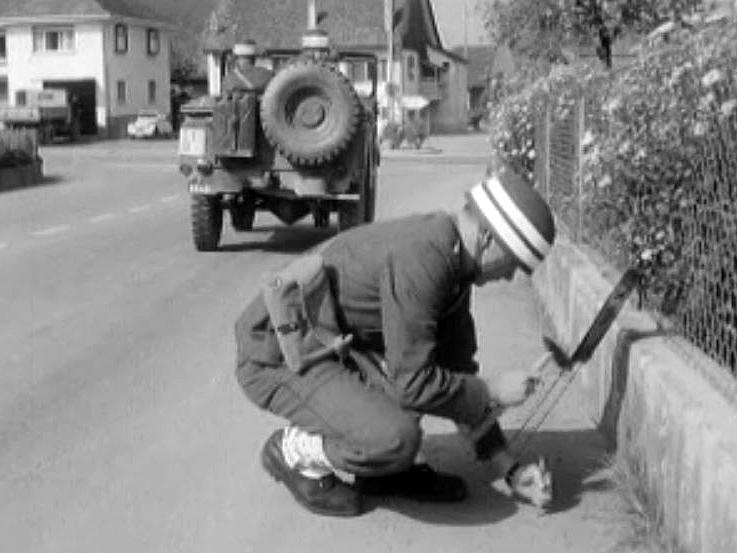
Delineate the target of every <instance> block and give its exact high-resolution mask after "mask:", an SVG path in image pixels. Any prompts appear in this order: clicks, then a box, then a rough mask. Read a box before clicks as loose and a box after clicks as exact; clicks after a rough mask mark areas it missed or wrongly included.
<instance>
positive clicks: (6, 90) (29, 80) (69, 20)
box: [0, 0, 171, 136]
mask: <svg viewBox="0 0 737 553" xmlns="http://www.w3.org/2000/svg"><path fill="white" fill-rule="evenodd" d="M118 4H120V5H118ZM170 31H171V27H170V26H169V25H167V24H166V23H165V22H163V21H162V20H161V19H160V18H159V17H157V16H156V15H155V14H154V13H153V12H152V11H151V10H150V8H148V7H147V6H146V2H145V0H128V1H127V2H124V3H121V2H112V1H111V0H26V1H22V2H10V3H9V5H8V4H6V3H4V2H0V102H6V103H8V104H10V105H15V104H16V103H19V100H20V101H21V102H22V98H23V91H24V90H27V89H41V88H65V89H66V90H67V92H68V93H69V94H70V95H73V96H74V97H75V98H76V100H77V102H78V105H79V110H80V116H81V130H82V133H84V134H97V133H99V134H102V135H105V136H121V135H122V133H123V132H124V130H125V124H126V123H127V122H128V121H129V120H130V119H132V118H133V117H134V116H135V114H136V113H137V112H138V111H139V110H140V109H143V108H151V109H157V110H159V111H162V112H164V113H167V114H168V113H169V110H170V101H169V95H170V86H169V81H170V67H169V52H170V45H169V43H170Z"/></svg>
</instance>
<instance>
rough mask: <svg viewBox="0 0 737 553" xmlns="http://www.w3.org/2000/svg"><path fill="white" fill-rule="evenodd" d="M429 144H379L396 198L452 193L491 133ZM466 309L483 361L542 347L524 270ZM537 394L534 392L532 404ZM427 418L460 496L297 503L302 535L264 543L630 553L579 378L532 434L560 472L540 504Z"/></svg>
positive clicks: (523, 359) (415, 551) (434, 551)
mask: <svg viewBox="0 0 737 553" xmlns="http://www.w3.org/2000/svg"><path fill="white" fill-rule="evenodd" d="M429 144H430V146H432V147H433V148H437V149H438V150H440V152H438V153H436V154H432V157H433V159H434V160H437V161H433V162H432V166H429V165H423V161H422V160H423V159H424V158H425V157H428V156H429V155H430V154H427V153H425V154H423V153H422V151H420V152H414V153H412V152H410V151H409V150H401V151H399V152H395V153H393V154H391V155H389V156H387V159H386V162H385V163H384V164H383V165H382V171H384V172H385V174H386V175H390V176H391V177H392V178H388V179H387V180H386V181H385V184H384V185H385V186H387V187H388V188H390V189H391V190H392V191H393V193H394V195H393V196H392V200H393V202H397V203H403V201H402V200H401V199H400V196H399V195H398V194H399V192H400V191H404V190H407V192H406V193H407V194H409V195H411V196H412V197H418V199H417V203H418V207H423V208H424V206H425V205H426V204H427V205H429V204H437V205H449V203H448V202H449V201H450V199H451V198H455V197H456V194H457V193H458V192H459V191H460V190H461V189H465V187H466V183H467V182H472V180H468V179H473V178H476V175H478V171H479V168H480V167H483V160H484V159H485V158H486V156H487V149H488V143H487V142H486V137H485V135H481V134H474V135H460V136H448V135H444V136H437V137H431V139H430V140H429ZM392 156H405V158H410V157H411V156H412V157H414V161H415V162H416V163H415V164H410V163H407V162H406V161H405V160H402V162H401V163H393V162H392ZM454 156H465V158H467V159H468V160H469V161H468V162H467V163H466V164H465V165H454V166H452V167H444V166H443V165H444V161H445V160H452V159H453V157H454ZM449 165H452V164H450V163H449ZM400 172H406V173H408V174H409V173H411V174H414V175H416V177H415V178H416V179H417V181H418V185H416V186H413V185H412V184H411V183H410V182H409V178H408V177H405V178H402V177H400V176H398V175H399V173H400ZM431 175H432V176H431ZM426 177H427V180H426ZM435 181H437V183H435ZM433 183H435V184H433ZM440 183H442V184H441V185H440ZM420 195H421V196H422V197H421V198H419V196H420ZM419 204H421V205H419ZM387 213H389V212H387V211H385V214H387ZM474 313H475V317H476V323H477V335H478V339H479V354H478V356H477V359H478V361H479V362H480V363H481V365H482V370H483V371H484V372H486V373H490V372H492V371H501V370H509V369H519V368H527V367H529V366H531V365H532V364H533V363H534V362H535V360H536V359H537V358H538V357H539V355H540V354H541V353H542V352H543V347H542V343H541V337H542V333H543V327H542V323H541V320H542V317H541V313H540V312H539V310H538V306H537V304H536V301H535V295H534V292H533V290H532V287H531V283H530V281H529V279H528V278H527V277H525V276H522V275H520V276H518V277H517V279H515V281H513V282H511V283H507V282H502V283H496V284H492V285H488V286H486V287H485V288H482V289H477V290H475V291H474ZM538 397H539V396H535V397H533V398H532V399H531V401H530V402H529V403H530V405H534V404H535V403H536V399H537V398H538ZM526 412H527V411H526V408H525V407H523V408H521V409H519V410H515V411H514V412H509V413H508V414H506V415H505V416H504V417H503V419H502V426H503V427H504V429H505V431H506V434H507V436H508V437H511V436H513V435H514V433H515V430H516V429H517V428H518V427H519V424H520V421H521V420H523V419H524V417H525V415H526ZM423 428H424V429H425V440H424V443H423V453H425V455H426V456H427V459H428V461H429V462H430V463H431V464H432V465H433V466H435V467H436V468H438V469H440V470H445V471H448V472H451V473H455V474H459V475H461V476H463V477H464V478H465V480H466V482H467V483H468V485H469V491H470V497H469V498H468V500H467V501H465V502H463V503H460V504H450V505H438V504H429V503H416V502H411V501H405V500H401V499H385V500H381V501H380V502H378V504H377V508H376V509H374V510H372V511H371V512H370V513H368V514H366V515H364V516H362V517H360V518H359V519H357V520H352V521H335V520H324V521H323V520H318V521H316V520H315V519H314V517H309V516H307V515H305V514H303V513H301V512H299V511H297V512H294V513H292V516H293V517H294V525H295V527H297V528H304V527H305V526H303V524H307V525H309V527H310V528H311V530H310V532H309V537H308V536H306V535H305V532H299V531H298V532H294V531H292V532H286V533H282V534H280V542H279V543H278V545H274V546H273V547H271V548H267V549H269V550H270V551H275V552H276V551H279V552H282V551H297V550H299V551H320V552H321V553H333V552H335V553H339V552H340V553H342V552H344V551H351V552H353V553H363V552H366V553H369V552H371V553H373V552H382V553H384V552H392V553H395V552H396V553H625V552H626V553H632V551H633V548H632V547H630V546H629V544H627V543H626V540H627V538H628V537H629V535H630V530H629V528H630V525H629V521H628V519H627V517H626V514H625V509H624V506H623V504H622V501H621V500H620V497H619V494H618V493H617V492H616V491H615V490H613V489H612V488H611V486H609V484H608V482H607V481H606V479H605V478H604V475H603V474H602V472H601V471H600V470H599V468H600V467H601V464H602V462H603V460H604V459H605V457H606V455H607V451H606V449H605V443H604V440H603V438H602V437H601V436H600V435H599V434H598V433H597V432H596V429H595V427H594V424H593V423H592V421H590V420H588V419H587V418H586V416H585V415H584V414H583V413H582V411H581V409H579V402H578V401H577V398H576V390H575V386H574V387H573V388H572V389H571V390H570V391H569V392H568V393H567V394H566V395H565V396H564V398H563V400H562V401H561V403H560V404H559V405H558V407H557V408H556V409H555V410H554V411H553V412H552V414H551V416H550V417H549V419H548V420H547V422H546V423H545V424H544V425H543V426H542V427H541V428H540V431H539V432H537V433H535V434H534V436H533V439H532V440H531V443H530V446H531V448H532V452H533V453H537V454H543V455H545V456H546V457H547V458H548V461H549V464H550V466H551V468H552V469H553V472H554V475H555V479H556V490H555V492H556V498H555V501H554V502H553V505H552V506H551V509H550V510H549V512H547V513H546V514H543V513H541V511H540V510H538V509H537V508H535V507H532V506H528V505H524V504H520V503H518V502H517V501H515V500H513V499H511V498H510V497H508V495H507V494H506V489H505V486H504V484H502V483H501V482H499V481H497V482H495V483H494V485H493V486H492V485H491V481H492V480H493V475H490V474H489V470H490V469H489V467H488V466H487V465H482V464H480V463H477V462H475V461H474V458H473V453H472V450H471V447H470V445H469V444H467V443H465V441H464V440H463V438H461V437H460V436H459V435H458V433H457V432H456V429H455V427H454V426H453V425H452V424H451V423H449V422H448V421H444V420H440V419H436V418H426V419H424V420H423ZM264 493H273V490H272V491H268V492H267V491H265V492H264ZM282 495H284V494H282ZM290 513H291V511H290ZM398 515H399V516H398ZM263 516H264V521H263V522H265V516H266V515H263ZM258 522H259V523H260V522H261V521H258ZM314 530H318V533H319V534H320V535H315V533H314Z"/></svg>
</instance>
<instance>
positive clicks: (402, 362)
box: [323, 213, 488, 425]
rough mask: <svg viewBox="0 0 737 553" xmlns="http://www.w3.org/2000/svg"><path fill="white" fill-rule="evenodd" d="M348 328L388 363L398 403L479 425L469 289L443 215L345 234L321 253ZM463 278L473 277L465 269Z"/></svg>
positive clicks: (480, 395) (482, 397) (480, 392)
mask: <svg viewBox="0 0 737 553" xmlns="http://www.w3.org/2000/svg"><path fill="white" fill-rule="evenodd" d="M323 257H324V259H325V265H326V267H327V268H328V271H329V272H330V274H331V280H332V284H333V286H334V293H335V295H336V298H337V303H338V305H339V308H340V311H341V315H342V318H343V319H344V324H345V326H346V329H345V330H346V331H347V332H351V333H354V335H355V336H356V340H357V347H358V348H361V347H364V348H368V349H371V350H373V351H375V352H377V353H379V354H381V355H382V356H383V357H384V359H385V367H384V373H385V377H386V380H387V381H388V383H389V384H390V386H391V387H392V389H393V390H394V392H395V393H394V395H395V397H397V398H398V399H399V402H400V404H401V406H402V407H403V408H405V409H408V410H413V411H416V412H418V413H422V414H432V415H436V416H440V417H444V418H449V419H451V420H454V421H456V422H458V423H461V424H470V425H473V424H476V423H478V422H479V420H480V419H481V418H483V411H484V408H485V407H486V405H487V400H488V397H487V395H486V388H485V385H484V384H483V383H482V382H481V381H480V380H479V379H478V378H475V377H473V376H472V375H473V374H475V373H476V371H477V364H476V363H475V361H474V355H475V353H476V349H477V344H476V331H475V326H474V321H473V318H472V315H471V312H470V286H471V282H469V281H468V280H465V281H464V277H463V271H462V266H461V263H462V261H461V240H460V236H459V235H458V232H457V230H456V226H455V224H454V221H453V220H452V218H451V217H450V215H448V214H446V213H432V214H425V215H414V216H410V217H405V218H402V219H397V220H393V221H387V222H382V223H375V224H372V225H365V226H361V227H357V228H355V229H353V230H351V231H348V232H345V233H342V234H339V235H338V236H337V237H336V238H335V239H334V240H333V241H332V242H331V243H330V244H329V246H328V247H327V248H326V249H325V250H324V252H323ZM466 272H467V271H466Z"/></svg>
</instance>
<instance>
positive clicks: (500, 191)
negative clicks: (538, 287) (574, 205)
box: [468, 175, 555, 273]
mask: <svg viewBox="0 0 737 553" xmlns="http://www.w3.org/2000/svg"><path fill="white" fill-rule="evenodd" d="M505 176H506V175H505ZM468 197H469V199H470V204H471V206H472V207H473V208H474V209H475V211H476V212H477V215H480V217H481V220H482V221H483V222H484V223H485V224H486V226H487V227H488V228H489V230H491V232H492V234H493V235H494V237H495V238H496V240H497V241H498V242H499V244H500V245H501V246H502V247H503V248H504V249H505V250H507V251H508V252H509V253H511V254H512V255H513V256H514V257H515V258H517V260H518V261H519V262H520V265H521V266H522V268H523V270H524V271H525V272H527V273H532V272H533V271H534V270H535V268H537V266H538V265H540V263H542V261H543V259H545V256H546V255H548V253H549V252H550V250H551V248H552V246H553V241H554V239H555V224H554V222H553V216H552V214H551V213H550V209H549V208H548V206H547V204H546V203H545V200H543V198H542V197H541V196H540V195H539V194H538V193H537V192H536V191H535V189H534V188H532V186H530V185H529V184H527V183H526V182H524V181H522V180H521V179H519V178H517V179H509V178H505V182H502V181H501V180H500V179H499V177H497V176H491V177H489V178H487V179H486V180H485V181H484V182H482V183H481V184H478V185H476V186H474V187H473V188H472V189H471V190H470V191H469V193H468Z"/></svg>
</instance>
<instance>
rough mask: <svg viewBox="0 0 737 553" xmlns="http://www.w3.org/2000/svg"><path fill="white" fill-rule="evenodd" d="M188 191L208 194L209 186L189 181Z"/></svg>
mask: <svg viewBox="0 0 737 553" xmlns="http://www.w3.org/2000/svg"><path fill="white" fill-rule="evenodd" d="M189 192H190V194H208V193H209V192H210V187H209V186H208V185H206V184H204V183H202V182H190V183H189Z"/></svg>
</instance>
